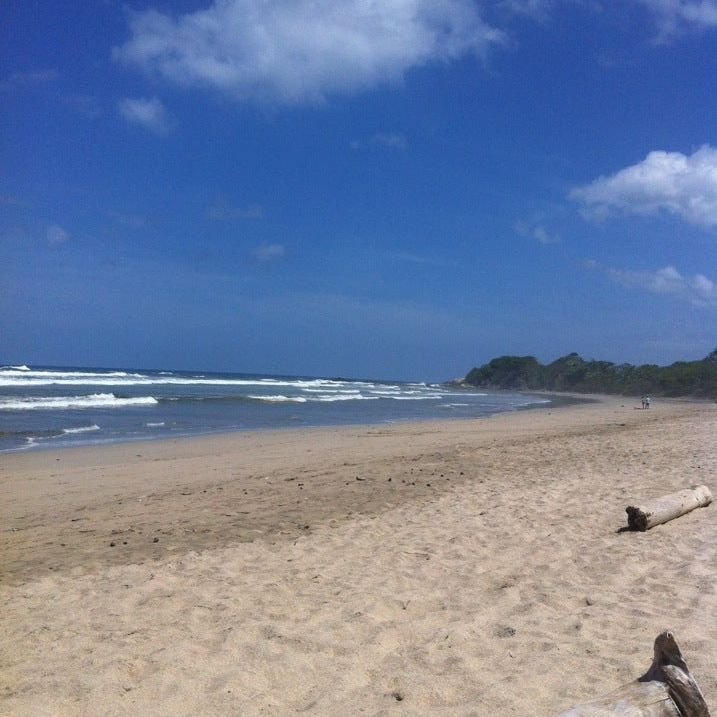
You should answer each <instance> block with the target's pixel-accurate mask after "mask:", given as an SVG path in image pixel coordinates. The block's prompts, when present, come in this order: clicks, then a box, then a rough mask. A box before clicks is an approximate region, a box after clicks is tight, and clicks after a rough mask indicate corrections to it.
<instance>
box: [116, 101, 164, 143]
mask: <svg viewBox="0 0 717 717" xmlns="http://www.w3.org/2000/svg"><path fill="white" fill-rule="evenodd" d="M117 108H118V109H119V111H120V114H121V115H122V116H123V117H124V118H125V119H126V120H127V121H128V122H131V123H132V124H138V125H141V126H142V127H145V128H146V129H148V130H150V131H151V132H154V133H155V134H161V135H163V134H167V132H169V129H170V125H171V123H170V121H169V116H168V115H167V111H166V110H165V109H164V105H163V104H162V101H161V100H160V99H158V98H157V97H151V98H144V97H135V98H132V97H125V98H123V99H121V100H120V101H119V102H118V103H117Z"/></svg>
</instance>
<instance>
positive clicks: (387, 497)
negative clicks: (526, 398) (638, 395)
mask: <svg viewBox="0 0 717 717" xmlns="http://www.w3.org/2000/svg"><path fill="white" fill-rule="evenodd" d="M634 405H635V402H634V401H631V400H629V399H615V398H610V399H603V400H602V401H601V402H600V403H599V404H585V405H579V406H571V407H566V408H560V409H553V410H551V411H546V410H543V411H525V412H519V413H512V414H509V415H506V414H504V415H501V416H496V417H494V418H490V419H483V420H476V421H454V422H441V423H420V424H416V423H414V424H402V425H394V426H388V427H351V428H335V429H316V430H303V431H276V432H262V433H245V434H233V435H226V436H217V437H205V438H194V439H184V440H181V441H156V442H147V443H131V444H124V445H115V446H104V447H95V448H74V449H65V450H60V451H42V452H35V453H32V452H28V453H15V454H4V455H2V456H0V466H1V474H0V490H1V491H2V519H3V528H2V530H3V532H2V542H3V545H2V560H3V568H2V586H0V592H1V595H2V600H3V610H2V646H1V647H0V681H1V683H0V689H1V691H0V713H1V714H3V715H13V716H14V715H32V716H33V717H39V716H41V715H73V716H74V715H78V716H80V715H87V716H93V717H94V716H95V715H102V716H105V715H107V716H109V715H133V716H145V715H242V716H246V717H250V716H253V715H294V714H299V713H302V714H308V715H332V716H333V715H416V716H417V715H463V716H467V715H481V716H484V715H498V716H502V715H550V714H553V713H555V712H557V711H559V710H560V709H562V708H565V707H568V706H570V705H571V704H572V703H574V702H577V701H580V700H583V699H586V698H588V697H590V696H594V695H596V694H598V693H600V692H602V691H605V690H608V689H611V688H613V687H616V686H618V685H619V684H621V683H623V682H627V681H630V680H632V679H633V678H634V677H636V676H638V674H640V673H641V672H642V671H643V670H644V669H645V668H646V667H647V665H648V663H649V660H650V656H651V645H652V640H653V639H654V637H655V635H657V633H658V632H659V631H660V630H662V629H663V628H665V627H670V628H671V629H673V630H674V631H675V633H676V635H677V638H678V641H679V643H680V645H681V647H682V649H683V652H684V654H685V657H686V659H687V661H688V664H689V665H690V667H691V669H692V671H693V673H694V675H695V677H696V678H697V680H698V681H699V683H700V685H701V687H702V689H703V692H704V693H705V696H706V698H707V701H708V703H709V704H710V705H711V706H712V708H713V709H714V708H715V707H716V706H717V667H716V665H717V620H715V615H717V610H716V608H717V599H716V597H715V577H716V576H717V561H716V553H717V519H716V518H715V515H716V513H715V511H716V509H717V507H716V506H715V505H712V506H710V507H708V508H703V509H700V510H696V511H694V512H692V513H690V514H689V515H686V516H684V517H682V518H680V519H678V520H675V521H672V522H670V523H668V524H665V525H662V526H659V527H657V528H654V529H653V530H651V531H649V532H648V533H627V532H618V529H619V528H620V527H621V526H623V525H625V523H626V520H625V513H624V508H625V506H626V505H627V504H628V503H629V502H631V501H632V500H633V499H644V498H649V497H653V496H658V495H661V494H663V493H668V492H671V491H674V490H677V489H680V488H683V487H686V486H689V485H690V484H693V483H696V482H704V483H707V484H708V485H711V487H712V490H713V492H717V490H716V489H717V481H716V480H715V477H716V476H717V452H716V450H715V438H716V437H717V408H716V406H715V405H714V404H708V403H697V402H695V403H689V402H660V401H658V402H656V403H655V404H654V405H653V408H651V409H650V410H649V411H639V410H635V409H634V408H633V406H634Z"/></svg>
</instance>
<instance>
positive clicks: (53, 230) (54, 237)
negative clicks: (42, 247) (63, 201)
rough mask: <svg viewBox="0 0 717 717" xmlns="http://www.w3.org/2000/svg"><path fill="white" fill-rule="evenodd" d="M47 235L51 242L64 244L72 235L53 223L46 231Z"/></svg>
mask: <svg viewBox="0 0 717 717" xmlns="http://www.w3.org/2000/svg"><path fill="white" fill-rule="evenodd" d="M45 237H46V238H47V241H48V243H50V244H64V243H65V242H66V241H67V240H68V239H69V238H70V235H69V234H68V233H67V232H66V231H65V230H64V229H63V228H62V227H61V226H59V225H58V224H51V225H50V226H49V227H47V229H46V231H45Z"/></svg>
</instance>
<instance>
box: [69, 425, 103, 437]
mask: <svg viewBox="0 0 717 717" xmlns="http://www.w3.org/2000/svg"><path fill="white" fill-rule="evenodd" d="M99 430H100V427H99V426H98V425H97V424H96V423H93V424H92V425H91V426H80V427H79V428H63V429H62V432H63V433H65V434H68V433H88V432H89V431H99Z"/></svg>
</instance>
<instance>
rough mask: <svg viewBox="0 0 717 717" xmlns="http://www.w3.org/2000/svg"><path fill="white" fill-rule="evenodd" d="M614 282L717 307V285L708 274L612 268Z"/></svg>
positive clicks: (694, 303) (668, 267)
mask: <svg viewBox="0 0 717 717" xmlns="http://www.w3.org/2000/svg"><path fill="white" fill-rule="evenodd" d="M605 271H606V273H607V274H608V276H609V277H610V278H611V279H613V281H616V282H618V283H619V284H622V285H623V286H625V287H628V288H634V289H642V290H644V291H649V292H651V293H653V294H661V295H663V296H671V297H673V298H677V299H681V300H683V301H688V302H689V303H691V304H692V305H693V306H717V284H715V283H714V282H713V281H711V280H710V279H708V278H707V277H706V276H704V274H694V275H693V276H684V275H682V274H680V272H679V271H677V269H675V267H674V266H666V267H665V268H664V269H658V270H657V271H630V270H626V269H613V268H608V269H606V270H605Z"/></svg>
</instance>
